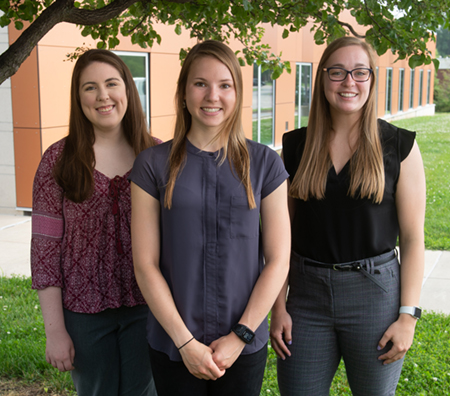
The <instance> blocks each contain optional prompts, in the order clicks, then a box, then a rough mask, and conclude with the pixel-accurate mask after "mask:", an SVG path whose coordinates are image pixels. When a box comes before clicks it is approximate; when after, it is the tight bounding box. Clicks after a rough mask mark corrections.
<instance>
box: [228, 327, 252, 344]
mask: <svg viewBox="0 0 450 396" xmlns="http://www.w3.org/2000/svg"><path fill="white" fill-rule="evenodd" d="M232 330H233V332H234V333H235V334H236V335H237V336H238V337H239V338H240V339H241V340H242V341H244V342H245V343H246V344H250V343H251V342H252V341H253V339H254V338H255V333H254V332H253V331H251V330H250V329H249V328H248V327H247V326H244V325H241V324H237V325H234V326H233V328H232Z"/></svg>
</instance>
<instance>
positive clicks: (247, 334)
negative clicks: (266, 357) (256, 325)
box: [242, 330, 255, 344]
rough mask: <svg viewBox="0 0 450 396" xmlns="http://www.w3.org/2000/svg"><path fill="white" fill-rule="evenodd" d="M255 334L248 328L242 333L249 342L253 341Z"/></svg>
mask: <svg viewBox="0 0 450 396" xmlns="http://www.w3.org/2000/svg"><path fill="white" fill-rule="evenodd" d="M254 336H255V334H250V333H249V332H248V331H247V330H244V332H243V333H242V338H243V339H244V341H245V342H246V343H247V344H249V343H250V342H252V340H253V337H254Z"/></svg>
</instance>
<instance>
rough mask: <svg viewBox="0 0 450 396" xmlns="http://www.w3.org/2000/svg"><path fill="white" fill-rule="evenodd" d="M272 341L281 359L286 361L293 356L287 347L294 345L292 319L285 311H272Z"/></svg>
mask: <svg viewBox="0 0 450 396" xmlns="http://www.w3.org/2000/svg"><path fill="white" fill-rule="evenodd" d="M270 341H271V344H272V348H273V349H274V351H275V353H276V354H277V356H278V357H279V358H281V359H283V360H284V359H286V356H291V351H289V349H288V347H287V345H291V344H292V318H291V315H289V314H288V312H287V311H286V310H285V309H284V310H274V309H273V310H272V316H271V318H270ZM286 344H287V345H286Z"/></svg>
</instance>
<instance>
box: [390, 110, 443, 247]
mask: <svg viewBox="0 0 450 396" xmlns="http://www.w3.org/2000/svg"><path fill="white" fill-rule="evenodd" d="M393 124H395V125H397V126H399V127H401V128H406V129H410V130H412V131H416V132H417V142H418V144H419V147H420V151H421V153H422V158H423V163H424V167H425V176H426V181H427V208H426V215H425V246H426V247H427V249H432V250H450V203H449V201H450V176H449V174H450V114H449V113H439V114H436V115H435V116H428V117H417V118H409V119H406V120H400V121H395V122H393Z"/></svg>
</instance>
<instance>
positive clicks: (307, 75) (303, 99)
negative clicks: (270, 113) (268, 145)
mask: <svg viewBox="0 0 450 396" xmlns="http://www.w3.org/2000/svg"><path fill="white" fill-rule="evenodd" d="M311 69H312V65H311V64H310V63H297V67H296V78H295V128H301V127H303V126H307V125H308V117H309V109H310V108H311V75H312V71H311Z"/></svg>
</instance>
